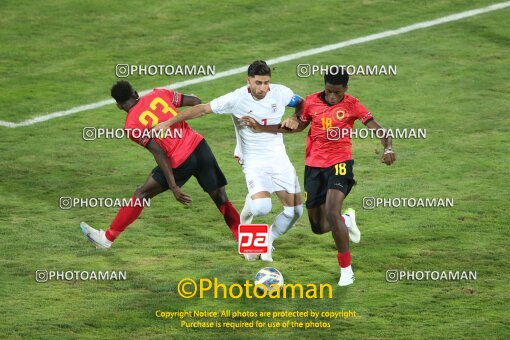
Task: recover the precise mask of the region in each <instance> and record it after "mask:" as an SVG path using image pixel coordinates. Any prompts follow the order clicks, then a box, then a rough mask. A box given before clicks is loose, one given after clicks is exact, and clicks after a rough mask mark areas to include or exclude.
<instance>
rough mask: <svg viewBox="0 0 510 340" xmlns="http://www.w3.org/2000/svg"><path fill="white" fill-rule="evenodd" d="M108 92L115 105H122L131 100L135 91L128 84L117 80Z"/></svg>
mask: <svg viewBox="0 0 510 340" xmlns="http://www.w3.org/2000/svg"><path fill="white" fill-rule="evenodd" d="M110 92H111V95H112V97H113V99H115V101H116V102H117V103H119V104H122V103H124V102H126V101H127V100H128V99H129V98H131V96H132V95H133V93H134V92H135V91H134V90H133V86H131V84H130V83H129V82H127V81H125V80H119V81H118V82H117V84H115V85H113V86H112V89H111V91H110Z"/></svg>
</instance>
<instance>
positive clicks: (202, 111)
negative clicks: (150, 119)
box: [153, 103, 212, 131]
mask: <svg viewBox="0 0 510 340" xmlns="http://www.w3.org/2000/svg"><path fill="white" fill-rule="evenodd" d="M211 112H212V110H211V105H210V103H207V104H199V105H195V106H193V107H190V108H189V109H187V110H186V111H184V112H181V113H179V114H178V115H175V116H173V117H172V118H170V119H169V120H167V121H164V122H162V123H159V124H158V125H156V126H155V127H153V129H154V130H156V131H159V130H166V129H168V128H169V127H170V126H172V125H174V124H177V123H180V122H183V121H185V120H190V119H195V118H198V117H201V116H203V115H206V114H208V113H211Z"/></svg>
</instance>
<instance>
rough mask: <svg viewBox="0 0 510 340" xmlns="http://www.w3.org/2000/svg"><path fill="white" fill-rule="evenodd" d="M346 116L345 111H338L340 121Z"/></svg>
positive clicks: (337, 116)
mask: <svg viewBox="0 0 510 340" xmlns="http://www.w3.org/2000/svg"><path fill="white" fill-rule="evenodd" d="M344 116H345V111H344V110H336V118H337V119H338V120H342V119H343V118H344Z"/></svg>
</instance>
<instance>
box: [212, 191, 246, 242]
mask: <svg viewBox="0 0 510 340" xmlns="http://www.w3.org/2000/svg"><path fill="white" fill-rule="evenodd" d="M218 209H219V210H220V212H221V214H222V215H223V217H224V218H225V223H227V225H228V227H229V228H230V232H231V233H232V235H233V236H234V239H235V240H236V241H237V238H238V229H239V224H241V218H240V217H239V213H238V212H237V210H236V208H234V206H233V205H232V203H230V201H227V202H225V203H223V204H222V205H220V206H219V207H218Z"/></svg>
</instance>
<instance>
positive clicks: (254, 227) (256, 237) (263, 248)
mask: <svg viewBox="0 0 510 340" xmlns="http://www.w3.org/2000/svg"><path fill="white" fill-rule="evenodd" d="M238 231H239V254H265V253H267V252H268V246H269V236H268V235H269V226H268V225H267V224H240V225H239V229H238Z"/></svg>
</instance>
